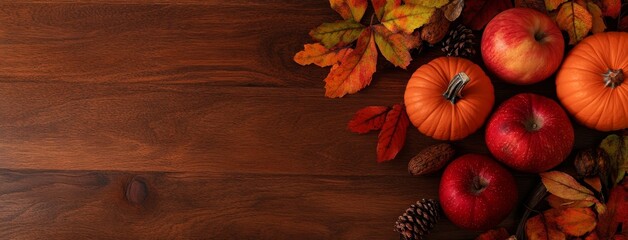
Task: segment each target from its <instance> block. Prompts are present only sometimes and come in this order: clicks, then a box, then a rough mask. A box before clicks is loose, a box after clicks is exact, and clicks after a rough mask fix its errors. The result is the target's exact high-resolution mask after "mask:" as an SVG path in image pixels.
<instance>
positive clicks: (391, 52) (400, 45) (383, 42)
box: [373, 25, 413, 69]
mask: <svg viewBox="0 0 628 240" xmlns="http://www.w3.org/2000/svg"><path fill="white" fill-rule="evenodd" d="M373 31H374V33H375V43H377V47H378V48H379V51H380V52H381V53H382V55H383V56H384V58H386V60H388V61H389V62H391V63H392V64H393V65H395V66H397V67H401V68H403V69H406V67H407V66H408V65H409V64H410V61H411V60H412V57H411V56H410V52H409V51H408V50H409V49H410V48H412V47H413V46H412V45H410V44H412V42H410V41H407V38H406V37H405V36H404V35H403V34H401V33H393V32H391V31H389V30H388V29H387V28H386V27H384V26H382V25H375V26H373Z"/></svg>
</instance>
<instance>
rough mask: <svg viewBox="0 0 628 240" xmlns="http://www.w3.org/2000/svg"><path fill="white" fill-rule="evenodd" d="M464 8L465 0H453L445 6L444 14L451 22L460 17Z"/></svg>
mask: <svg viewBox="0 0 628 240" xmlns="http://www.w3.org/2000/svg"><path fill="white" fill-rule="evenodd" d="M463 8H464V0H453V1H451V3H449V4H447V5H445V6H444V7H443V14H444V15H445V18H447V20H449V21H450V22H453V21H455V20H456V19H458V17H460V14H461V13H462V9H463Z"/></svg>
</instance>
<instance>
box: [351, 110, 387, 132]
mask: <svg viewBox="0 0 628 240" xmlns="http://www.w3.org/2000/svg"><path fill="white" fill-rule="evenodd" d="M390 109H391V108H390V107H384V106H368V107H365V108H362V109H360V110H358V111H357V112H356V113H355V115H354V116H353V118H352V119H351V121H349V126H348V127H349V130H351V131H352V132H355V133H367V132H369V131H371V130H379V129H381V128H382V126H383V125H384V121H385V120H386V114H388V111H390Z"/></svg>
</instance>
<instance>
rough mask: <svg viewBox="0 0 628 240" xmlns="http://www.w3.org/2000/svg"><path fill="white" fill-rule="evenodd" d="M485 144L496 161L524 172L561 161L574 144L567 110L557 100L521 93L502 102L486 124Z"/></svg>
mask: <svg viewBox="0 0 628 240" xmlns="http://www.w3.org/2000/svg"><path fill="white" fill-rule="evenodd" d="M485 138H486V145H487V146H488V149H489V150H490V151H491V153H492V154H493V156H495V158H497V160H499V161H501V162H503V163H504V164H506V165H508V166H510V167H511V168H514V169H516V170H519V171H522V172H531V173H538V172H544V171H547V170H549V169H551V168H553V167H555V166H557V165H558V164H560V163H561V162H562V161H563V160H565V158H567V156H568V155H569V152H571V149H572V147H573V144H574V131H573V127H572V126H571V122H570V121H569V118H568V117H567V114H565V111H564V110H563V109H562V108H561V107H560V105H558V103H556V102H555V101H554V100H552V99H549V98H546V97H543V96H540V95H536V94H532V93H522V94H518V95H515V96H514V97H512V98H510V99H508V100H506V101H505V102H503V103H502V104H501V105H500V106H499V107H498V108H497V110H495V112H494V113H493V115H492V116H491V118H490V119H489V121H488V124H487V125H486V136H485Z"/></svg>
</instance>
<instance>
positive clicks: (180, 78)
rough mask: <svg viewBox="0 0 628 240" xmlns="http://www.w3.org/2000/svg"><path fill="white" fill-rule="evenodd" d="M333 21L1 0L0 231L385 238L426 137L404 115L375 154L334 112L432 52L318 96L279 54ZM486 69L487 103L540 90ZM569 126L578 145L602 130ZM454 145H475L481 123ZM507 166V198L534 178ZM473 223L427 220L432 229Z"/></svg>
mask: <svg viewBox="0 0 628 240" xmlns="http://www.w3.org/2000/svg"><path fill="white" fill-rule="evenodd" d="M337 19H338V17H337V16H336V14H335V13H334V12H333V10H331V9H330V8H329V3H328V1H325V0H307V1H290V0H269V1H244V0H236V1H213V0H211V1H201V0H198V1H197V0H185V1H172V0H163V1H147V0H146V1H145V0H133V1H122V0H120V1H118V0H109V1H78V2H72V1H21V2H8V1H7V2H4V1H3V2H0V239H397V235H396V234H395V232H393V224H394V222H395V220H396V218H397V217H398V215H399V214H401V213H402V212H403V210H404V209H405V208H407V207H408V206H409V205H410V204H411V203H413V202H415V201H416V200H419V199H421V198H435V197H437V190H438V181H439V176H440V175H439V173H436V174H433V175H429V176H426V177H421V178H415V177H410V176H408V174H407V170H406V168H407V161H408V160H409V159H410V158H411V157H412V156H414V155H415V154H416V153H417V152H418V151H419V150H421V149H422V148H424V147H425V146H427V145H430V144H433V143H436V142H437V141H435V140H433V139H430V138H428V137H425V136H423V135H421V134H420V133H418V131H416V130H414V129H413V128H410V131H409V134H408V140H407V144H406V146H405V147H404V148H403V149H402V151H401V152H400V154H399V156H398V159H397V160H395V161H393V162H390V163H385V164H377V163H376V162H375V146H376V140H377V134H366V135H357V134H353V133H350V132H349V131H347V130H346V124H347V121H348V120H349V119H350V118H351V116H352V114H353V113H354V112H355V111H356V110H358V109H360V108H362V107H364V106H367V105H390V104H393V103H397V102H401V101H402V98H403V92H404V89H405V84H406V82H407V79H408V78H409V77H410V75H411V74H412V72H413V71H414V70H415V69H416V68H417V67H418V66H420V65H421V64H423V63H426V62H428V61H429V60H431V59H433V58H434V57H436V56H440V55H442V54H441V53H440V52H439V51H438V50H437V49H430V48H427V49H426V50H425V51H424V52H422V53H421V54H416V53H415V55H414V56H415V58H417V59H416V60H415V61H413V63H412V64H411V66H410V67H409V68H408V69H409V70H407V71H405V70H401V69H396V68H392V66H391V65H386V64H380V66H379V67H378V71H377V73H376V74H375V75H374V80H373V83H372V84H371V86H369V87H368V88H366V89H365V90H363V91H361V92H360V93H358V94H355V95H350V96H347V97H345V98H343V99H328V98H325V97H324V88H323V82H322V79H323V78H324V77H325V76H326V74H327V73H326V72H327V71H328V69H321V68H318V67H311V66H310V67H301V66H299V65H298V64H296V63H294V62H293V61H292V56H293V55H294V53H296V52H297V51H299V50H300V49H301V48H302V47H303V44H304V43H308V42H310V41H311V40H310V39H309V37H308V36H307V32H308V31H309V29H311V28H313V27H315V26H317V25H318V24H320V23H322V22H325V21H334V20H337ZM476 60H478V59H476ZM476 62H479V60H478V61H476ZM492 79H493V80H494V81H493V83H494V86H495V91H496V100H497V103H499V102H502V101H504V100H505V99H507V98H509V97H510V96H512V95H514V94H516V93H519V92H529V91H531V92H535V93H539V94H542V95H545V96H549V97H552V98H556V96H555V87H554V83H553V82H552V81H545V82H543V83H540V84H535V85H532V86H524V87H514V86H511V85H508V84H504V83H502V82H500V81H498V80H497V79H495V78H494V77H493V78H492ZM574 127H575V130H576V136H577V138H576V146H575V148H576V149H578V148H583V147H586V146H589V145H592V144H594V143H596V142H598V141H600V140H601V139H602V137H603V136H604V135H605V134H603V133H600V132H596V131H593V130H590V129H586V128H584V127H582V126H580V125H577V124H576V125H574ZM454 145H455V146H456V147H457V148H458V149H460V152H461V153H468V152H475V153H483V154H488V151H487V149H486V146H485V145H484V136H483V129H480V130H479V131H478V132H476V133H475V134H473V135H471V136H469V137H468V138H466V139H465V140H463V141H458V142H455V143H454ZM515 176H516V177H517V183H518V187H519V192H520V195H521V196H522V197H521V198H520V200H519V201H520V202H522V201H523V200H524V199H525V196H526V194H527V193H528V192H529V191H530V190H531V188H532V187H533V185H535V184H536V182H537V181H538V179H537V177H536V176H534V175H529V174H521V173H515ZM130 186H132V187H130ZM129 189H130V190H129ZM144 189H145V191H144ZM522 210H523V209H519V210H518V211H515V212H513V214H511V216H509V218H508V219H507V220H505V221H504V222H503V223H502V225H503V226H506V227H508V228H509V229H510V230H513V228H514V225H515V224H516V222H517V221H518V215H519V214H520V213H521V211H522ZM477 234H478V232H471V231H465V230H461V229H459V228H456V227H455V226H453V225H452V224H451V223H450V222H448V221H447V220H443V221H442V222H441V223H440V224H439V225H438V226H437V229H435V231H434V234H433V236H432V239H471V238H474V237H475V236H476V235H477Z"/></svg>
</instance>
